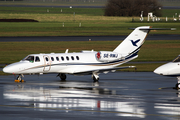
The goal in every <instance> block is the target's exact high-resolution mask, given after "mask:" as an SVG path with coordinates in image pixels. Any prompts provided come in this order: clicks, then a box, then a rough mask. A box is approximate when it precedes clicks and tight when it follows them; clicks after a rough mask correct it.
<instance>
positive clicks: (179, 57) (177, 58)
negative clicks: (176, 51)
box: [172, 56, 180, 62]
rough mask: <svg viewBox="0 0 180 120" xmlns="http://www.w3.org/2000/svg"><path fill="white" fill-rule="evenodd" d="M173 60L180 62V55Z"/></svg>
mask: <svg viewBox="0 0 180 120" xmlns="http://www.w3.org/2000/svg"><path fill="white" fill-rule="evenodd" d="M172 62H180V56H178V57H176V58H175V59H174V60H173V61H172Z"/></svg>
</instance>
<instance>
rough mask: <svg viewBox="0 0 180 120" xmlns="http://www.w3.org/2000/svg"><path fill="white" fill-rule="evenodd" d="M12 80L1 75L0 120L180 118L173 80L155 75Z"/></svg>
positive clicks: (111, 74) (176, 91)
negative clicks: (97, 79) (17, 81)
mask: <svg viewBox="0 0 180 120" xmlns="http://www.w3.org/2000/svg"><path fill="white" fill-rule="evenodd" d="M14 79H15V77H14V76H13V75H9V76H0V116H1V117H0V118H1V119H8V120H11V119H12V120H22V119H23V120H24V119H26V120H39V119H41V120H42V119H45V120H47V119H63V120H69V119H74V120H79V119H86V120H88V119H93V120H105V119H108V120H110V119H111V120H129V119H138V120H139V119H146V120H152V119H158V120H171V119H173V120H174V119H180V98H179V97H180V95H179V91H178V90H175V89H173V87H174V86H175V84H176V82H177V80H176V78H173V77H172V78H171V77H164V76H160V75H156V74H154V73H153V72H115V73H108V74H100V80H99V82H95V83H94V82H93V80H92V79H91V76H90V75H87V76H73V75H67V80H66V81H60V79H59V78H58V77H56V74H44V75H40V76H37V75H25V78H24V79H25V81H26V82H24V83H15V82H14Z"/></svg>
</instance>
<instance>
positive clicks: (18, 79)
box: [14, 74, 24, 82]
mask: <svg viewBox="0 0 180 120" xmlns="http://www.w3.org/2000/svg"><path fill="white" fill-rule="evenodd" d="M22 77H24V75H23V74H19V75H18V77H17V79H16V80H14V82H24V80H23V79H22Z"/></svg>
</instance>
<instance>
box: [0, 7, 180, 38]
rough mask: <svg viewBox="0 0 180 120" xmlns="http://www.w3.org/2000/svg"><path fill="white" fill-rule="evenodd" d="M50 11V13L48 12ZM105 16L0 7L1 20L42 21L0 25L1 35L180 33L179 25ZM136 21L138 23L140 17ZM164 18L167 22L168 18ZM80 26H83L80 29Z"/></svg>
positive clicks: (75, 10)
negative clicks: (135, 30)
mask: <svg viewBox="0 0 180 120" xmlns="http://www.w3.org/2000/svg"><path fill="white" fill-rule="evenodd" d="M47 9H48V10H49V11H50V12H48V13H47ZM61 9H62V12H61ZM173 12H174V11H173V10H166V11H165V12H164V16H166V15H168V16H170V15H171V14H172V13H173ZM74 13H75V14H74ZM103 14H104V13H103V9H102V8H72V9H70V8H52V7H49V8H48V7H47V8H46V7H0V19H34V20H38V21H39V22H38V23H33V22H28V23H26V22H20V23H15V22H12V23H9V22H0V36H94V35H95V36H104V35H128V34H129V33H130V32H131V30H128V28H132V27H138V26H144V25H149V26H153V27H160V28H172V27H175V28H177V30H176V31H152V32H151V33H150V34H179V33H180V25H179V24H180V23H179V22H150V23H148V22H132V17H107V16H103ZM134 19H135V20H136V21H139V17H134ZM144 19H147V18H144ZM162 19H164V21H165V18H162ZM80 23H81V27H79V24H80ZM63 25H64V27H63Z"/></svg>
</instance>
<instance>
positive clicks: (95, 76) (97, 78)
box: [92, 73, 99, 82]
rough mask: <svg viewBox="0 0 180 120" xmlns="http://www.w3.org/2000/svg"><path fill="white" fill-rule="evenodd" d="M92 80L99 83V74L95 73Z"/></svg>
mask: <svg viewBox="0 0 180 120" xmlns="http://www.w3.org/2000/svg"><path fill="white" fill-rule="evenodd" d="M92 79H93V80H94V82H97V81H98V80H99V73H93V74H92Z"/></svg>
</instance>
